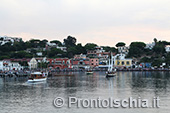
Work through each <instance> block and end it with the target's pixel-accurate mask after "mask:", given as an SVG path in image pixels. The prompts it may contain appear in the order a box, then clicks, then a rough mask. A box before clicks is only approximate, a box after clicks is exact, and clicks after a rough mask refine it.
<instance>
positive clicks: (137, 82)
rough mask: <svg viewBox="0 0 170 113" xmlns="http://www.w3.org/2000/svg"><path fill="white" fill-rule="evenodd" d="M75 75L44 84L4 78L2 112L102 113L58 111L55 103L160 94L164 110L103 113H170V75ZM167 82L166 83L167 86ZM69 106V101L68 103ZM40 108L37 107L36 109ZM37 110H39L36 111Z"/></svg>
mask: <svg viewBox="0 0 170 113" xmlns="http://www.w3.org/2000/svg"><path fill="white" fill-rule="evenodd" d="M71 74H72V75H71V76H65V74H64V72H61V73H60V75H61V76H51V77H48V79H47V81H45V82H40V83H27V79H26V78H25V77H20V78H17V79H16V80H13V78H6V79H3V78H0V101H1V102H0V108H1V113H5V112H8V113H14V112H17V113H23V111H24V113H30V112H34V113H39V112H41V113H47V112H51V113H54V112H58V113H63V112H70V110H72V112H74V113H78V112H90V113H91V112H93V113H94V112H96V113H97V112H98V109H97V108H86V109H85V108H79V109H78V108H76V106H74V105H73V107H72V108H69V109H68V108H67V105H65V106H63V107H62V108H56V107H55V106H54V105H53V100H54V99H55V98H56V97H62V98H64V99H66V100H67V98H68V97H74V96H75V97H77V98H82V99H90V98H98V97H100V98H104V99H106V98H109V97H112V98H120V99H123V98H129V97H134V98H135V97H139V96H140V97H141V98H146V99H151V98H152V97H155V96H157V95H159V98H160V99H161V102H160V106H161V107H160V108H145V109H143V108H134V109H132V108H131V109H129V108H117V109H115V108H107V109H101V108H100V110H101V111H102V112H108V113H111V112H115V113H123V112H124V110H126V112H127V113H136V112H138V113H143V112H149V113H155V112H161V113H168V111H169V104H170V103H169V102H170V101H169V100H170V82H169V81H170V76H169V74H170V73H169V72H146V71H145V72H117V76H115V77H113V78H106V77H105V76H104V74H105V72H94V73H93V75H92V76H90V75H86V74H85V73H84V72H72V73H71ZM165 83H166V84H165ZM66 103H67V102H66ZM35 106H36V108H35ZM35 110H36V111H35Z"/></svg>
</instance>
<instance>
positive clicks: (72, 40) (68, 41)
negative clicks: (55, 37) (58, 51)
mask: <svg viewBox="0 0 170 113" xmlns="http://www.w3.org/2000/svg"><path fill="white" fill-rule="evenodd" d="M76 41H77V40H76V38H75V37H72V36H68V37H67V39H64V44H65V46H66V47H73V46H76Z"/></svg>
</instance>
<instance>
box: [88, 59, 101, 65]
mask: <svg viewBox="0 0 170 113" xmlns="http://www.w3.org/2000/svg"><path fill="white" fill-rule="evenodd" d="M97 66H99V59H98V58H91V59H90V67H97Z"/></svg>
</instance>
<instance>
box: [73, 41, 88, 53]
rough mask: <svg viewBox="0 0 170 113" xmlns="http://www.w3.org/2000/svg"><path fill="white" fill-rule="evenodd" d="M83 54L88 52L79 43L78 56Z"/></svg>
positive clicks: (77, 46) (77, 47)
mask: <svg viewBox="0 0 170 113" xmlns="http://www.w3.org/2000/svg"><path fill="white" fill-rule="evenodd" d="M81 53H83V54H86V53H87V52H86V49H85V47H83V46H82V45H81V43H79V44H77V45H76V54H81Z"/></svg>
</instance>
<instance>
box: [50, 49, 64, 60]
mask: <svg viewBox="0 0 170 113" xmlns="http://www.w3.org/2000/svg"><path fill="white" fill-rule="evenodd" d="M62 54H63V51H62V50H60V49H57V48H51V50H50V51H48V57H50V58H54V57H58V56H59V55H62Z"/></svg>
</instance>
